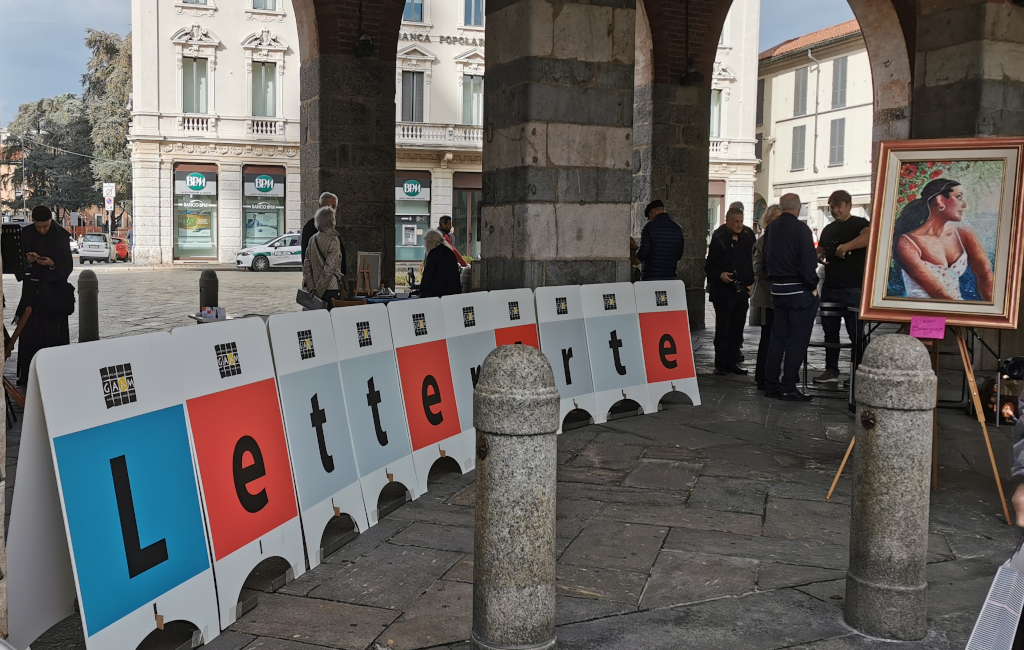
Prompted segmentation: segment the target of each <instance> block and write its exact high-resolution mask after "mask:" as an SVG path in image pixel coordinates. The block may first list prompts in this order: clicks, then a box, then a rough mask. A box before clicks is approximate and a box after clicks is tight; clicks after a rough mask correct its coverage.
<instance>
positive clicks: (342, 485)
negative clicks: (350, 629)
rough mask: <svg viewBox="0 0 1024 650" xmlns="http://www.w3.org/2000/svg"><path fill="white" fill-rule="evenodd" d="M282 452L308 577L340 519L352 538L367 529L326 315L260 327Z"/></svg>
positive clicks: (290, 317)
mask: <svg viewBox="0 0 1024 650" xmlns="http://www.w3.org/2000/svg"><path fill="white" fill-rule="evenodd" d="M267 330H268V331H269V333H270V343H271V346H272V348H273V351H274V366H275V368H276V369H277V384H278V391H279V393H280V396H281V408H282V411H283V412H284V422H285V432H286V434H287V437H288V450H289V454H290V456H291V459H292V471H293V474H294V475H295V489H296V492H297V494H298V499H299V511H300V516H301V518H302V534H303V537H304V539H305V543H306V557H307V558H309V567H310V568H311V569H312V568H313V567H315V566H316V565H318V564H320V562H321V561H322V560H323V557H322V548H321V546H320V542H321V540H322V539H323V532H324V528H325V527H326V525H327V523H328V522H329V521H330V520H331V519H332V518H333V517H337V516H340V515H341V514H342V513H344V514H347V515H349V516H350V517H351V518H352V521H353V522H354V523H355V527H356V530H357V531H358V532H360V533H363V532H366V529H367V528H368V527H369V521H368V520H367V517H366V505H365V503H364V502H363V492H362V488H361V487H360V484H359V470H358V468H357V467H356V457H355V450H354V449H353V446H352V436H351V435H350V433H349V428H348V413H347V412H346V405H345V395H344V392H343V391H342V388H341V375H340V374H339V372H338V350H337V347H336V345H335V341H334V326H333V324H332V322H331V315H330V313H329V312H327V311H326V310H323V309H321V310H316V311H299V312H292V313H289V314H275V315H274V316H271V317H270V320H269V321H268V322H267Z"/></svg>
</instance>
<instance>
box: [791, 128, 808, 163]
mask: <svg viewBox="0 0 1024 650" xmlns="http://www.w3.org/2000/svg"><path fill="white" fill-rule="evenodd" d="M806 140H807V127H806V126H802V125H801V126H794V127H793V164H792V165H790V169H792V170H793V171H799V170H801V169H803V168H804V152H805V146H806Z"/></svg>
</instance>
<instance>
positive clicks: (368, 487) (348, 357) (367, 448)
mask: <svg viewBox="0 0 1024 650" xmlns="http://www.w3.org/2000/svg"><path fill="white" fill-rule="evenodd" d="M331 322H332V324H333V325H334V340H335V342H336V344H337V346H338V367H339V368H340V370H341V386H342V390H343V391H344V392H345V410H346V412H347V413H348V425H349V431H350V432H351V434H352V444H353V446H354V447H355V450H356V466H357V467H358V468H359V482H360V484H361V485H362V488H363V502H364V503H365V504H366V515H367V519H368V521H369V524H370V525H371V526H373V525H374V524H376V523H377V519H378V514H379V513H378V512H377V501H378V499H379V498H380V492H381V490H382V489H384V486H386V485H387V484H388V483H390V482H392V481H397V482H398V483H401V484H402V485H404V486H405V489H406V491H407V493H408V494H407V496H408V498H411V499H416V498H418V497H419V495H420V489H419V481H417V480H416V468H415V466H414V465H413V458H412V441H411V440H410V439H409V427H408V425H407V423H406V421H405V407H404V405H403V402H402V389H401V386H400V384H399V383H398V366H397V365H396V364H395V349H394V347H393V343H392V341H391V324H390V322H389V321H388V308H387V307H386V306H384V305H382V304H375V305H360V306H358V307H345V308H343V309H334V310H331Z"/></svg>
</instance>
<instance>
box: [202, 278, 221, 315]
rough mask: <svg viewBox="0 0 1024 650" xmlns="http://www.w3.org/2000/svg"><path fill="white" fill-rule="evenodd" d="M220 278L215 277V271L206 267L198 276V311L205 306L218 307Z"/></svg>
mask: <svg viewBox="0 0 1024 650" xmlns="http://www.w3.org/2000/svg"><path fill="white" fill-rule="evenodd" d="M219 293H220V280H218V279H217V272H216V271H214V270H213V269H206V270H205V271H203V274H202V275H200V276H199V311H203V308H205V307H219V306H220V305H219V304H218V303H219V299H220V296H219V295H218V294H219Z"/></svg>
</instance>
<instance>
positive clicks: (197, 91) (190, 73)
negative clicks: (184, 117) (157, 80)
mask: <svg viewBox="0 0 1024 650" xmlns="http://www.w3.org/2000/svg"><path fill="white" fill-rule="evenodd" d="M181 61H182V84H183V88H182V91H183V92H182V96H183V97H184V105H183V106H182V111H183V112H185V113H200V114H204V113H206V94H207V88H208V85H207V84H208V79H207V75H206V68H207V65H206V59H198V58H193V57H184V58H182V60H181Z"/></svg>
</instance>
